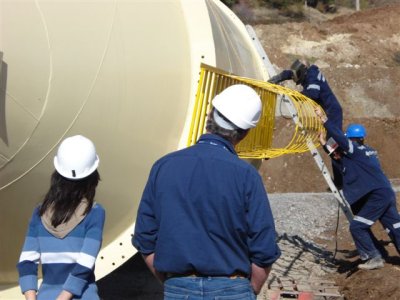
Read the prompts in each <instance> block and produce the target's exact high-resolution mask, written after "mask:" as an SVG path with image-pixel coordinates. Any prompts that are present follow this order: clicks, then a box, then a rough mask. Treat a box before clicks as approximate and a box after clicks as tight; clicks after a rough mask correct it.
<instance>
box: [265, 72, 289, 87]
mask: <svg viewBox="0 0 400 300" xmlns="http://www.w3.org/2000/svg"><path fill="white" fill-rule="evenodd" d="M292 78H293V71H292V70H284V71H282V72H280V73H279V74H277V75H275V76H272V77H271V78H270V79H269V80H268V82H269V83H273V84H279V83H281V82H282V81H285V80H289V79H292Z"/></svg>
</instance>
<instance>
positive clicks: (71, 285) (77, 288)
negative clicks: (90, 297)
mask: <svg viewBox="0 0 400 300" xmlns="http://www.w3.org/2000/svg"><path fill="white" fill-rule="evenodd" d="M86 285H87V281H86V280H83V279H81V278H78V277H75V276H72V275H69V276H68V278H67V280H66V281H65V283H64V285H63V289H64V290H66V291H68V292H70V293H71V294H73V295H76V296H81V294H82V292H83V290H84V288H85V287H86Z"/></svg>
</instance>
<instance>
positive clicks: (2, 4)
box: [0, 0, 267, 300]
mask: <svg viewBox="0 0 400 300" xmlns="http://www.w3.org/2000/svg"><path fill="white" fill-rule="evenodd" d="M0 59H1V61H0V62H1V69H0V72H1V73H0V76H1V77H0V78H1V80H0V84H1V86H0V241H1V242H0V299H7V300H9V299H20V297H21V295H20V292H19V289H18V287H17V279H18V277H17V273H16V268H15V265H16V263H17V261H18V258H19V252H20V250H21V247H22V243H23V239H24V236H25V232H26V229H27V225H28V222H29V218H30V215H31V213H32V210H33V208H34V207H35V205H37V203H38V202H40V201H41V200H42V197H43V196H44V194H45V192H46V191H47V189H48V187H49V180H50V175H51V172H52V171H53V165H52V160H53V156H54V153H55V149H56V148H57V146H58V144H59V142H60V141H61V140H62V139H64V138H65V137H67V136H71V135H75V134H83V135H85V136H87V137H89V138H90V139H92V140H93V141H94V142H95V144H96V146H97V151H98V153H99V156H100V159H101V161H100V167H99V171H100V174H101V177H102V181H101V183H100V186H99V189H98V193H97V196H96V199H97V201H98V202H100V203H102V204H103V205H104V207H105V209H106V213H107V220H106V226H105V231H104V243H103V249H102V251H101V253H100V255H99V258H98V261H97V265H96V270H97V274H96V275H97V278H98V279H99V278H101V277H103V276H104V275H106V274H108V273H109V272H111V271H112V270H114V269H115V268H117V267H118V266H120V265H121V264H122V263H124V262H125V261H126V260H127V259H128V258H129V257H131V256H132V255H133V254H135V252H136V250H135V249H134V248H133V247H132V246H131V242H130V239H131V233H132V232H133V227H134V219H135V216H136V210H137V206H138V202H139V200H140V196H141V193H142V190H143V187H144V184H145V181H146V179H147V175H148V172H149V169H150V166H151V165H152V163H153V162H154V161H155V160H156V159H157V158H159V157H160V156H162V155H164V154H166V153H167V152H170V151H173V150H176V149H178V148H181V147H183V145H184V144H185V141H186V138H187V133H188V130H189V128H188V127H189V123H190V118H191V110H192V105H193V101H194V99H195V92H196V87H197V80H198V74H199V70H200V63H202V62H203V63H206V64H209V65H212V66H216V67H218V68H221V69H224V70H226V71H230V72H233V73H235V74H237V75H241V76H246V77H251V78H258V79H265V78H266V76H267V75H266V73H265V71H264V68H263V63H262V61H261V59H260V58H259V57H258V54H257V52H256V50H255V48H253V46H252V41H251V39H250V38H249V37H248V35H247V32H246V29H245V27H244V25H243V24H242V23H241V22H240V21H239V20H238V18H237V17H236V16H235V15H234V14H233V13H232V12H231V11H230V10H229V9H227V8H226V7H225V6H224V5H223V4H222V3H220V2H219V1H217V0H204V1H200V0H157V1H156V0H124V1H122V0H121V1H120V0H104V1H100V0H91V1H83V0H82V1H81V0H74V1H70V0H43V1H42V0H20V1H15V0H0Z"/></svg>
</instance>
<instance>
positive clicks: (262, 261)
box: [132, 85, 280, 300]
mask: <svg viewBox="0 0 400 300" xmlns="http://www.w3.org/2000/svg"><path fill="white" fill-rule="evenodd" d="M212 104H213V107H214V108H213V109H212V111H211V112H210V113H209V115H208V119H207V126H206V128H207V132H208V133H206V134H203V135H202V136H201V137H200V139H199V140H198V142H197V144H196V145H193V146H191V147H189V148H185V149H182V150H179V151H176V152H173V153H170V154H168V155H166V156H164V157H162V158H161V159H159V160H158V161H157V162H156V163H155V164H154V165H153V167H152V169H151V171H150V175H149V178H148V181H147V184H146V187H145V189H144V192H143V195H142V199H141V202H140V205H139V209H138V215H137V220H136V225H135V233H134V236H133V239H132V243H133V245H134V246H135V247H136V248H137V249H138V251H139V252H140V253H141V254H142V255H143V257H144V260H145V262H146V264H147V266H148V267H149V268H150V270H151V271H152V272H153V274H154V275H155V276H156V277H157V278H158V279H159V280H160V281H161V282H163V283H164V295H165V298H164V299H178V298H179V299H187V297H190V299H191V297H192V296H194V295H202V297H203V298H202V299H216V298H218V297H219V296H223V297H224V299H225V297H230V298H229V299H233V298H235V299H241V300H253V299H255V294H258V293H259V292H260V290H261V287H262V285H263V284H264V282H265V281H266V279H267V277H268V274H269V272H270V269H271V266H272V264H273V263H274V262H275V261H276V260H277V259H278V257H279V256H280V250H279V248H278V246H277V243H276V232H275V225H274V220H273V216H272V212H271V209H270V205H269V202H268V197H267V193H266V191H265V188H264V185H263V182H262V180H261V177H260V175H259V174H258V172H257V170H256V169H255V168H254V167H253V166H251V165H250V164H249V163H248V162H245V161H243V160H241V159H240V158H239V157H238V156H237V154H236V152H235V149H234V146H235V145H236V144H237V143H238V142H240V141H241V140H242V139H243V138H244V137H245V136H246V134H247V133H248V131H249V129H250V128H252V127H255V126H256V124H257V122H258V120H259V118H260V114H261V108H262V106H261V101H260V98H259V96H258V94H257V93H256V92H255V91H254V90H253V89H252V88H250V87H249V86H245V85H233V86H230V87H228V88H226V89H225V90H224V91H222V92H221V93H220V94H218V95H217V96H216V97H215V98H214V99H213V102H212ZM221 299H222V297H221Z"/></svg>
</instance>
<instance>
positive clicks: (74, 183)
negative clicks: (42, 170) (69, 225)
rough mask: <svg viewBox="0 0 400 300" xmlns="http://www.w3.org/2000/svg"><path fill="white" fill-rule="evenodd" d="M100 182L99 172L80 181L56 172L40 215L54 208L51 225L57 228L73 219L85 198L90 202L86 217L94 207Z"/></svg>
mask: <svg viewBox="0 0 400 300" xmlns="http://www.w3.org/2000/svg"><path fill="white" fill-rule="evenodd" d="M99 181H100V174H99V172H98V171H97V170H96V171H94V172H93V173H92V174H90V175H89V176H87V177H85V178H83V179H80V180H69V179H67V178H65V177H63V176H61V175H60V174H59V173H58V172H57V171H54V172H53V174H52V175H51V184H50V189H49V191H48V192H47V194H46V196H45V197H44V200H43V202H42V205H41V207H40V210H39V215H40V216H42V215H43V214H44V213H45V212H46V210H48V209H50V208H52V209H53V211H54V212H53V215H52V217H51V224H52V225H53V226H54V227H57V226H58V225H60V224H61V223H64V222H67V221H68V220H69V219H71V217H72V215H73V213H74V212H75V210H76V208H77V207H78V206H79V204H80V203H81V201H82V199H84V198H86V199H87V202H88V206H87V208H86V210H85V212H84V214H85V215H86V214H87V213H89V212H90V210H91V208H92V206H93V201H94V196H95V194H96V187H97V185H98V183H99Z"/></svg>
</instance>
